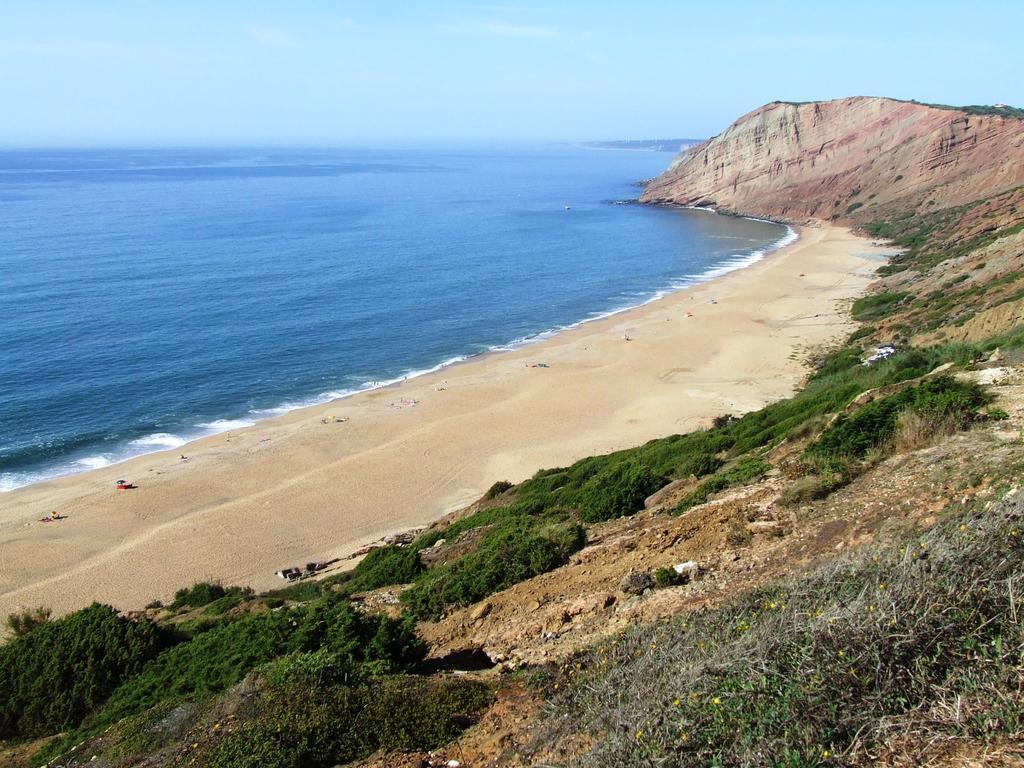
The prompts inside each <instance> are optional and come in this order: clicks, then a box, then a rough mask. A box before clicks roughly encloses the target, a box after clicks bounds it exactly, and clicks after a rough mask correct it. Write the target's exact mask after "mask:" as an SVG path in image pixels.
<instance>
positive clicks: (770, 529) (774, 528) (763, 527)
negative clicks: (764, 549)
mask: <svg viewBox="0 0 1024 768" xmlns="http://www.w3.org/2000/svg"><path fill="white" fill-rule="evenodd" d="M780 530H782V523H780V522H779V521H778V520H755V521H754V522H752V523H747V531H748V532H749V533H750V534H752V535H754V536H756V535H758V534H773V533H776V532H778V531H780Z"/></svg>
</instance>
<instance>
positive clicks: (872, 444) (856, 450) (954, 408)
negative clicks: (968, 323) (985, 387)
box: [805, 376, 988, 471]
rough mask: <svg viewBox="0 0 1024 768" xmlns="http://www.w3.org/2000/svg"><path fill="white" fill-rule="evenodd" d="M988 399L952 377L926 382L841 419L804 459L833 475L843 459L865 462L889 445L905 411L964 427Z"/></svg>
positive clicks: (809, 448) (847, 414) (974, 387)
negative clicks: (940, 418) (871, 452)
mask: <svg viewBox="0 0 1024 768" xmlns="http://www.w3.org/2000/svg"><path fill="white" fill-rule="evenodd" d="M987 399H988V398H987V397H986V395H985V393H984V392H983V391H982V390H981V389H980V388H979V387H978V386H977V385H975V384H967V383H964V382H960V381H957V380H956V379H954V378H952V377H950V376H938V377H935V378H932V379H927V380H925V381H923V382H921V383H920V384H917V385H916V386H913V387H907V388H906V389H903V390H901V391H900V392H897V393H896V394H894V395H890V396H889V397H883V398H880V399H878V400H874V401H872V402H870V403H868V404H867V405H865V406H862V407H861V408H858V409H857V410H856V411H853V412H852V413H844V414H842V415H840V416H839V418H837V419H836V420H835V422H833V423H832V425H831V426H830V427H829V428H828V429H826V430H825V431H824V432H823V433H822V434H821V436H820V437H819V438H818V439H817V440H816V441H815V442H814V443H813V444H811V445H810V446H809V447H808V449H807V451H806V454H805V455H806V456H807V458H808V459H809V460H811V461H812V462H814V463H815V464H817V465H818V466H819V467H821V468H822V469H823V470H824V471H833V470H834V468H835V467H836V465H837V463H838V462H841V461H842V460H843V459H862V458H864V457H865V456H866V455H867V453H868V451H870V450H872V449H875V448H878V447H881V446H882V445H883V444H884V443H886V442H887V441H888V440H889V439H890V438H891V437H892V436H893V433H894V432H895V429H896V424H897V421H898V419H899V416H900V413H901V412H902V411H904V410H906V409H909V410H911V411H913V412H915V413H917V414H922V415H929V416H942V417H944V418H948V419H953V420H955V421H956V422H957V423H958V425H960V426H962V425H964V424H966V423H967V422H968V421H970V419H972V418H974V416H975V415H976V413H977V409H978V408H979V407H980V406H982V405H984V404H985V402H987Z"/></svg>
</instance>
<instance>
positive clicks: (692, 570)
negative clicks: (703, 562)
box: [672, 560, 700, 584]
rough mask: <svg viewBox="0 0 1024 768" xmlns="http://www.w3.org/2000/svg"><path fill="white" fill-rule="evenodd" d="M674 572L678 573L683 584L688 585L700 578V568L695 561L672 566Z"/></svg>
mask: <svg viewBox="0 0 1024 768" xmlns="http://www.w3.org/2000/svg"><path fill="white" fill-rule="evenodd" d="M672 570H674V571H675V572H676V575H677V576H678V577H679V579H680V581H681V583H683V584H687V583H689V582H691V581H693V580H694V579H696V578H697V577H698V576H700V566H699V565H697V563H695V562H694V561H693V560H687V561H686V562H685V563H676V564H675V565H673V566H672Z"/></svg>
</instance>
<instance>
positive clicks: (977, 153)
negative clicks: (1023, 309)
mask: <svg viewBox="0 0 1024 768" xmlns="http://www.w3.org/2000/svg"><path fill="white" fill-rule="evenodd" d="M986 112H988V113H986ZM1014 112H1015V111H1014V110H1008V109H999V108H992V109H989V110H986V109H981V108H964V109H954V108H948V107H935V106H927V105H924V104H919V103H916V102H906V101H897V100H894V99H885V98H873V97H872V98H868V97H854V98H847V99H836V100H834V101H821V102H808V103H803V104H792V103H786V102H773V103H771V104H767V105H765V106H763V107H760V108H759V109H756V110H754V111H753V112H751V113H749V114H747V115H744V116H743V117H741V118H740V119H739V120H737V121H736V122H735V123H733V124H732V125H731V126H729V128H728V129H727V130H726V131H725V132H724V133H722V134H721V135H719V136H716V137H714V138H712V139H710V140H708V141H707V142H705V143H704V144H701V145H700V146H698V147H695V148H693V149H690V150H687V151H685V152H683V153H681V154H680V155H679V156H678V157H677V159H676V161H675V162H674V163H673V164H672V167H671V168H670V169H669V170H668V171H666V172H665V173H664V174H662V175H661V176H659V177H658V178H656V179H655V180H654V181H653V182H651V183H650V185H649V186H648V187H647V189H646V190H645V191H644V193H643V196H642V198H641V200H642V201H643V202H648V203H675V204H681V205H699V206H711V207H714V208H717V209H719V210H722V211H728V212H735V213H748V214H758V215H762V216H773V217H777V218H780V219H786V220H790V221H806V220H809V219H821V220H832V221H850V222H866V221H872V220H877V219H879V218H882V217H885V216H888V215H891V214H892V213H893V212H895V211H898V210H904V209H915V210H939V209H942V208H948V207H950V206H956V205H962V204H965V203H968V202H970V201H974V200H978V199H980V198H986V197H990V196H992V195H994V194H997V193H999V192H1002V191H1005V190H1008V189H1012V188H1013V187H1016V186H1019V185H1021V184H1024V119H1020V118H1019V117H1016V116H1013V114H1014Z"/></svg>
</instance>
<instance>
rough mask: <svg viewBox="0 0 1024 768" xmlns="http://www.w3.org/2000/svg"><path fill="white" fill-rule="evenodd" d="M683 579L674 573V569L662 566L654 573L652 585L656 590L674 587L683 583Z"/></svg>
mask: <svg viewBox="0 0 1024 768" xmlns="http://www.w3.org/2000/svg"><path fill="white" fill-rule="evenodd" d="M683 581H684V580H683V577H682V576H680V575H679V574H678V573H676V569H675V568H673V567H672V566H670V565H666V566H662V567H661V568H658V569H656V570H655V571H654V584H655V586H657V588H658V589H663V588H664V587H674V586H676V585H677V584H682V583H683Z"/></svg>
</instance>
